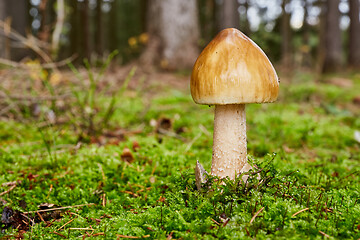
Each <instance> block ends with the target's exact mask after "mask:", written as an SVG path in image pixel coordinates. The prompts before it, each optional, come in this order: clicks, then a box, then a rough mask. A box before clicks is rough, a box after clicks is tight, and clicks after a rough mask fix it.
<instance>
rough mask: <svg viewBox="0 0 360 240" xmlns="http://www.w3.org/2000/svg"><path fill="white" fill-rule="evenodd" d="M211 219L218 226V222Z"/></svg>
mask: <svg viewBox="0 0 360 240" xmlns="http://www.w3.org/2000/svg"><path fill="white" fill-rule="evenodd" d="M211 221H213V222H214V223H215V224H216V225H218V226H220V223H218V222H217V221H216V220H214V219H212V218H211Z"/></svg>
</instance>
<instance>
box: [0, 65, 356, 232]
mask: <svg viewBox="0 0 360 240" xmlns="http://www.w3.org/2000/svg"><path fill="white" fill-rule="evenodd" d="M332 79H335V80H336V79H337V80H336V81H335V83H334V81H333V80H332ZM339 79H340V80H339ZM341 79H342V78H340V77H338V76H330V77H328V78H325V79H323V80H321V81H315V80H314V76H313V75H311V74H308V73H302V72H298V73H296V74H294V75H293V76H292V77H291V78H289V79H287V80H284V81H282V83H281V93H280V97H279V101H277V102H276V103H272V104H262V105H260V104H250V105H247V109H246V111H247V113H246V114H247V136H248V154H249V160H250V161H251V162H252V163H253V164H256V165H257V166H258V169H259V172H260V175H261V179H260V180H259V179H257V178H256V177H252V178H251V179H250V181H249V183H248V184H247V185H246V186H244V185H243V184H241V182H236V183H232V182H228V183H227V184H226V185H219V184H218V182H217V181H216V179H210V183H212V184H210V183H209V184H207V185H206V186H204V188H203V190H202V191H198V190H197V189H196V185H195V175H194V167H195V164H196V160H199V161H200V162H201V163H202V164H203V165H204V167H205V168H206V169H207V170H208V171H209V170H210V166H211V154H212V152H211V148H212V124H213V108H209V107H208V106H200V105H196V104H194V103H193V101H192V99H191V96H190V94H189V91H183V90H178V89H174V88H165V89H162V90H161V92H160V93H157V94H152V95H147V94H146V89H145V90H144V89H135V90H127V91H125V92H124V94H122V95H121V96H119V97H118V98H119V99H118V101H117V102H116V103H115V104H116V105H115V106H116V110H115V112H114V115H113V116H112V118H111V124H110V125H111V126H112V127H111V128H109V130H108V132H107V133H101V134H100V135H95V136H93V137H88V138H86V136H85V137H83V136H82V138H81V140H82V144H79V136H78V132H79V126H80V125H81V124H78V125H74V123H68V124H67V123H65V124H64V123H62V124H58V125H53V126H43V125H42V126H39V124H37V121H36V120H33V121H31V120H29V121H22V123H21V121H15V120H10V119H2V121H1V122H0V200H1V202H0V211H2V210H3V215H2V223H0V226H1V228H2V230H1V232H0V239H14V238H21V237H24V238H29V239H30V238H31V239H63V238H66V239H81V238H83V239H84V238H93V239H96V238H99V239H123V238H147V239H215V238H220V239H254V238H256V239H325V238H329V239H359V238H360V142H358V140H356V138H355V137H354V135H355V132H356V131H360V110H359V109H360V105H359V102H358V100H357V97H359V95H360V76H359V75H356V74H348V75H346V79H345V80H346V81H347V84H346V85H343V84H339V82H341ZM345 80H344V81H345ZM332 81H333V82H332ZM94 96H95V98H96V94H94ZM96 101H98V103H97V104H98V105H99V106H107V105H108V104H109V103H110V101H111V98H110V97H104V96H102V97H101V98H100V97H99V99H96ZM74 104H76V103H74ZM64 111H65V110H64ZM74 126H76V127H74ZM111 133H113V134H111ZM254 176H256V175H254ZM44 203H46V204H45V205H46V206H43V207H42V209H43V210H45V211H43V212H38V213H36V211H38V210H39V205H40V204H43V205H44ZM51 204H54V205H51ZM77 205H81V206H77ZM5 206H7V209H8V210H6V211H10V210H9V209H12V211H13V214H14V211H16V210H18V211H20V212H17V213H18V217H19V218H20V220H19V223H18V226H14V224H12V223H11V219H10V220H9V219H7V217H6V214H5V213H6V211H5V210H4V209H5ZM55 207H69V208H66V209H61V210H57V211H55V210H52V209H53V208H55ZM4 212H5V213H4ZM28 212H30V213H28ZM55 213H56V214H55ZM10 215H11V214H10ZM24 215H25V216H26V217H24ZM20 221H21V222H22V223H21V222H20ZM8 225H12V226H10V227H8Z"/></svg>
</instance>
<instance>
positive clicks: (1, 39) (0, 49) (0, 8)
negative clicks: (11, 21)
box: [0, 1, 5, 58]
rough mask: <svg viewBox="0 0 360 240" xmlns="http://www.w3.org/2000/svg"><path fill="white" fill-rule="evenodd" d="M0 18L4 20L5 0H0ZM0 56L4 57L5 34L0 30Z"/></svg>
mask: <svg viewBox="0 0 360 240" xmlns="http://www.w3.org/2000/svg"><path fill="white" fill-rule="evenodd" d="M0 20H1V21H4V20H5V1H0ZM0 58H5V36H4V35H2V34H1V32H0Z"/></svg>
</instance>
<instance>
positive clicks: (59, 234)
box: [51, 231, 66, 238]
mask: <svg viewBox="0 0 360 240" xmlns="http://www.w3.org/2000/svg"><path fill="white" fill-rule="evenodd" d="M51 233H54V234H56V235H58V236H60V237H62V238H66V236H64V235H62V234H61V233H58V232H55V231H53V232H51Z"/></svg>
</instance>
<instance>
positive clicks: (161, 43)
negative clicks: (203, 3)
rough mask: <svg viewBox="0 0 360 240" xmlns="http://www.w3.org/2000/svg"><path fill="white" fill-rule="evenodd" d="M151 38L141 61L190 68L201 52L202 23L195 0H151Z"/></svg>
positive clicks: (149, 12) (148, 28)
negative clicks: (199, 21)
mask: <svg viewBox="0 0 360 240" xmlns="http://www.w3.org/2000/svg"><path fill="white" fill-rule="evenodd" d="M147 19H148V21H147V32H148V34H149V42H148V44H147V48H146V50H145V51H144V53H143V54H142V56H141V58H140V61H141V62H142V63H143V64H146V65H148V66H151V65H157V64H159V63H160V65H161V67H162V68H165V69H171V70H175V69H183V68H191V67H192V66H193V64H194V62H195V60H196V58H197V56H198V53H199V51H198V45H197V44H198V40H199V35H200V34H199V23H198V10H197V1H196V0H182V1H179V0H167V1H163V0H149V1H148V11H147Z"/></svg>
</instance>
